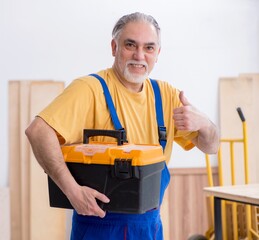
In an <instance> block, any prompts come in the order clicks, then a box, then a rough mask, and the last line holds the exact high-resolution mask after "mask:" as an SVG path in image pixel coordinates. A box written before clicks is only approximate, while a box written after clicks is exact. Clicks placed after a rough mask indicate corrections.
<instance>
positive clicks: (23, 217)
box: [9, 81, 66, 240]
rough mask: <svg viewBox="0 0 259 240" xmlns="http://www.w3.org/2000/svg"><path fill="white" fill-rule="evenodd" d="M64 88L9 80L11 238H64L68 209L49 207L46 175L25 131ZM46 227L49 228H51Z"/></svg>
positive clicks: (56, 85) (30, 239)
mask: <svg viewBox="0 0 259 240" xmlns="http://www.w3.org/2000/svg"><path fill="white" fill-rule="evenodd" d="M63 89H64V83H63V82H54V81H10V82H9V166H10V167H9V183H10V199H11V239H12V240H41V239H42V240H43V239H49V240H52V239H53V240H54V239H55V240H58V239H62V240H63V239H65V232H66V231H65V222H66V221H65V217H66V216H65V211H64V210H62V209H54V208H50V207H49V205H48V186H47V176H46V174H45V173H44V172H43V170H42V169H41V168H40V166H39V165H38V163H37V161H36V159H35V158H34V156H33V154H32V152H31V150H30V146H29V142H28V140H27V138H26V136H25V134H24V131H25V129H26V127H27V126H28V125H29V123H30V122H31V121H32V120H33V118H34V117H35V115H36V114H37V113H38V112H39V111H41V110H42V109H43V108H44V107H45V106H46V105H47V104H48V103H50V101H51V100H52V99H54V98H55V97H56V96H57V95H58V94H59V93H61V91H62V90H63ZM43 226H46V227H48V231H46V229H44V227H43Z"/></svg>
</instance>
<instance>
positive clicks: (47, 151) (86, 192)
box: [25, 117, 109, 217]
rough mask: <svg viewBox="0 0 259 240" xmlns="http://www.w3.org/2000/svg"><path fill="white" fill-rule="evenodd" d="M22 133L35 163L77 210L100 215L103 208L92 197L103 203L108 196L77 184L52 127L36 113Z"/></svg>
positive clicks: (102, 215) (85, 213)
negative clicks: (28, 144)
mask: <svg viewBox="0 0 259 240" xmlns="http://www.w3.org/2000/svg"><path fill="white" fill-rule="evenodd" d="M25 133H26V135H27V137H28V139H29V141H30V144H31V147H32V150H33V153H34V155H35V157H36V159H37V161H38V163H39V164H40V166H41V167H42V168H43V169H44V171H45V172H46V173H47V174H48V175H49V176H50V177H51V178H52V180H53V181H54V182H55V183H56V184H57V185H58V186H59V188H60V189H61V190H62V191H63V193H64V194H65V195H66V196H67V198H68V199H69V201H70V203H71V204H72V206H73V207H74V209H75V210H76V211H77V213H79V214H82V215H94V216H99V217H104V216H105V212H104V211H103V210H102V209H101V208H100V207H99V206H98V204H97V203H96V198H97V199H99V200H100V201H103V202H105V203H107V202H109V199H108V198H107V197H106V196H105V195H104V194H102V193H100V192H98V191H96V190H94V189H91V188H88V187H83V186H80V185H79V184H77V182H76V181H75V179H74V178H73V176H72V175H71V173H70V172H69V170H68V168H67V166H66V164H65V162H64V159H63V155H62V152H61V148H60V144H59V141H58V138H57V135H56V133H55V131H54V129H53V128H51V127H50V126H49V125H48V124H47V123H46V122H45V121H44V120H43V119H41V118H40V117H36V118H35V119H34V121H33V122H32V123H31V124H30V126H29V127H28V128H27V129H26V131H25Z"/></svg>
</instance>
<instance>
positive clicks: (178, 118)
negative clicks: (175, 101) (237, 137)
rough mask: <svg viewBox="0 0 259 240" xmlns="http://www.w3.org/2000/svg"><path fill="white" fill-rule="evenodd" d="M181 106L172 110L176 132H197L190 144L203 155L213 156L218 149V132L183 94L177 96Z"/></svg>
mask: <svg viewBox="0 0 259 240" xmlns="http://www.w3.org/2000/svg"><path fill="white" fill-rule="evenodd" d="M179 98H180V101H181V102H182V104H183V106H182V107H179V108H176V109H174V116H173V118H174V123H175V127H176V128H177V130H183V131H198V136H197V137H196V138H194V139H193V140H192V142H193V143H194V144H195V145H196V146H197V147H198V148H199V149H200V150H201V151H203V152H204V153H208V154H215V153H217V151H218V148H219V132H218V129H217V127H216V125H215V124H214V123H212V122H211V121H210V120H209V119H208V117H207V116H205V115H204V114H203V113H201V112H200V111H198V110H197V109H196V108H195V107H194V106H192V105H191V104H190V103H189V102H188V100H187V99H186V97H185V96H184V94H183V92H180V95H179Z"/></svg>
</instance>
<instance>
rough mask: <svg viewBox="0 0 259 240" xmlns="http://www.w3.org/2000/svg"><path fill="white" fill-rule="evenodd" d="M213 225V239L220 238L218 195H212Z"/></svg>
mask: <svg viewBox="0 0 259 240" xmlns="http://www.w3.org/2000/svg"><path fill="white" fill-rule="evenodd" d="M214 226H215V227H214V230H215V240H222V223H221V199H220V198H218V197H214Z"/></svg>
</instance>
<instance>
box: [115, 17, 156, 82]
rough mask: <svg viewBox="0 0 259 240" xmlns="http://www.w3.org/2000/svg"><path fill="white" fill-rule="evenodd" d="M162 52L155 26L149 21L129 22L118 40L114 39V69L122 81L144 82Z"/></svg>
mask: <svg viewBox="0 0 259 240" xmlns="http://www.w3.org/2000/svg"><path fill="white" fill-rule="evenodd" d="M159 52H160V47H159V38H158V36H157V32H156V29H155V27H154V26H153V25H152V24H150V23H147V22H131V23H128V24H127V25H126V26H125V27H124V29H123V30H122V31H121V33H120V35H119V37H118V39H117V40H114V39H113V40H112V54H113V56H114V57H115V61H114V66H113V67H114V69H115V71H116V72H117V74H118V75H119V77H120V80H121V81H127V82H129V83H137V84H139V83H141V84H142V83H143V81H144V80H145V79H146V78H147V77H148V75H149V73H150V72H151V71H152V69H153V67H154V65H155V63H156V61H157V58H158V54H159Z"/></svg>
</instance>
